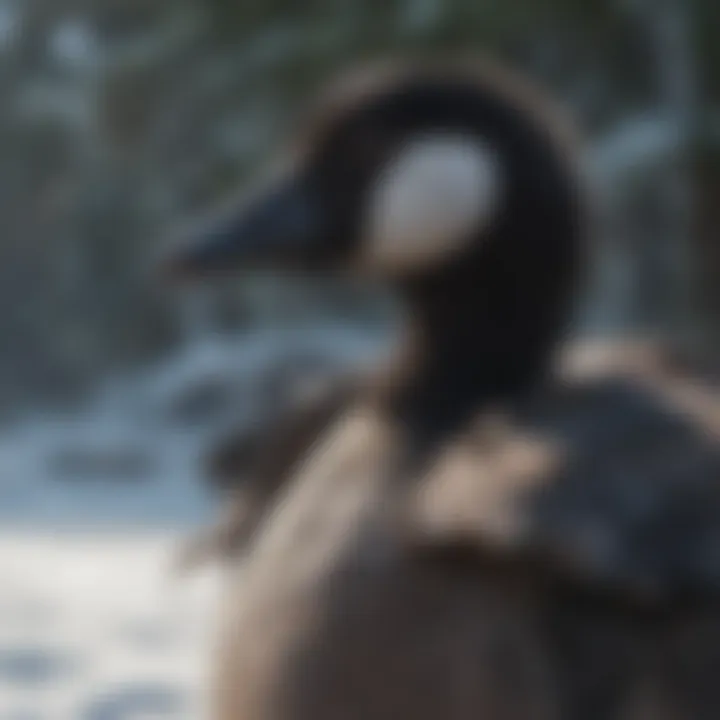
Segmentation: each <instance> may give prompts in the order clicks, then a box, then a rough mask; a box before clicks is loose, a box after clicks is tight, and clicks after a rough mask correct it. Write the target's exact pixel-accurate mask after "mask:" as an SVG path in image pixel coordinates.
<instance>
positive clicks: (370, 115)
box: [165, 61, 720, 720]
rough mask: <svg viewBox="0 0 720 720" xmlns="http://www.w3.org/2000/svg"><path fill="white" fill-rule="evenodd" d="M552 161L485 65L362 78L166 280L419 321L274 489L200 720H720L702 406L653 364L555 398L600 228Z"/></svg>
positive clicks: (717, 481) (502, 81) (554, 121)
mask: <svg viewBox="0 0 720 720" xmlns="http://www.w3.org/2000/svg"><path fill="white" fill-rule="evenodd" d="M568 132H569V131H568V130H567V128H566V125H565V123H564V121H563V119H562V118H561V116H560V115H559V114H558V113H557V112H556V111H555V109H554V108H553V107H552V104H551V103H549V102H548V101H547V100H546V99H545V97H544V96H543V94H542V93H541V92H538V91H536V90H535V89H533V88H531V87H530V86H529V85H528V83H527V82H525V81H524V80H521V79H518V78H517V77H515V76H514V75H512V74H511V73H509V72H508V71H507V70H504V69H501V68H498V67H496V66H494V65H491V64H489V63H487V62H486V61H482V62H480V61H478V62H461V63H454V62H397V63H391V64H390V65H386V66H383V67H380V68H378V67H371V68H369V69H365V70H361V71H360V73H359V74H356V75H350V76H344V77H343V78H342V79H341V80H340V81H339V82H338V83H337V84H334V85H332V86H331V88H330V90H328V91H327V93H326V94H324V95H322V96H321V98H320V100H319V101H318V102H317V104H316V105H315V109H314V111H313V112H311V113H310V116H309V119H308V121H307V123H306V124H305V125H303V126H302V127H301V128H300V130H299V132H298V139H297V141H296V143H295V145H293V147H292V148H291V150H290V151H288V152H287V153H286V158H291V161H290V162H286V163H285V164H284V167H283V168H282V170H281V171H279V172H278V174H277V175H275V176H274V177H273V179H272V182H270V183H268V185H266V187H264V188H263V189H262V190H261V191H259V192H258V194H257V195H254V196H252V197H251V198H250V200H248V201H247V202H245V203H238V204H237V205H232V206H230V207H229V209H228V210H225V211H223V212H222V213H219V214H216V215H213V216H212V217H211V218H210V220H209V221H207V222H203V224H202V226H201V227H200V228H199V229H196V230H194V231H193V233H192V234H191V236H190V237H189V238H188V239H187V240H185V241H183V243H182V244H179V245H178V246H177V247H175V248H174V249H173V250H172V251H171V253H170V255H169V257H167V258H166V261H165V267H166V269H167V271H168V272H169V273H170V274H171V275H172V276H173V277H176V278H183V279H195V280H198V279H203V278H210V277H212V276H214V275H215V274H216V273H218V272H234V271H237V270H238V269H241V268H256V269H258V268H261V269H269V270H281V271H294V272H302V273H306V274H308V275H311V274H313V273H326V274H330V273H331V274H337V275H347V276H352V277H354V278H360V279H367V280H368V282H370V281H372V282H376V281H381V282H383V283H385V284H386V285H387V286H388V287H389V288H391V289H392V290H393V291H394V292H395V293H396V295H397V296H398V298H399V300H400V301H401V302H402V303H403V304H404V306H405V307H406V309H407V327H406V329H405V332H404V334H403V336H402V338H401V342H400V343H399V351H398V354H397V356H396V357H395V358H394V359H393V362H391V363H390V364H389V365H388V366H386V367H383V368H381V369H379V371H378V373H377V375H375V376H373V377H372V378H371V379H370V380H368V381H367V382H363V383H360V384H359V386H358V387H353V388H352V391H351V392H349V393H347V394H346V395H344V396H342V397H341V398H340V399H339V401H338V402H337V403H334V404H333V403H332V402H331V403H330V406H331V409H332V411H331V412H328V413H326V414H323V413H322V412H320V413H319V415H320V416H322V417H320V420H319V422H318V423H317V424H316V425H315V426H314V427H313V428H311V432H310V433H309V436H306V437H305V438H304V439H302V438H300V440H299V441H298V442H297V443H296V445H295V449H294V450H293V452H291V453H290V456H291V458H292V459H291V460H290V461H283V462H281V463H280V465H282V466H283V467H282V469H281V471H280V472H279V473H278V475H277V476H276V480H277V478H280V481H274V482H272V483H270V484H271V486H272V489H271V492H270V493H268V494H267V495H265V498H266V499H268V498H269V497H270V496H272V499H271V500H270V501H269V502H268V503H267V509H266V512H264V513H262V521H261V522H259V523H254V532H253V538H252V542H251V548H250V550H249V551H248V552H247V553H246V554H245V556H244V561H243V563H242V566H240V564H239V563H238V564H237V565H232V566H231V567H230V569H229V574H228V578H227V587H226V589H225V592H224V595H223V598H222V603H221V608H220V610H219V621H220V629H219V633H218V642H217V647H216V651H215V656H214V663H215V666H214V674H213V682H212V688H211V696H212V717H214V718H216V719H217V720H338V719H345V718H347V719H353V718H357V719H358V720H399V719H405V718H407V719H408V720H409V719H410V718H413V720H438V719H439V718H443V719H444V720H445V719H450V720H470V719H472V720H476V719H477V718H488V720H527V719H529V718H531V719H533V720H535V719H537V720H545V719H548V720H549V719H555V718H557V719H565V718H573V719H575V718H578V719H579V718H582V719H583V720H600V719H605V718H608V719H612V720H616V719H617V720H620V719H621V718H622V719H623V720H647V719H650V718H653V719H663V720H665V719H667V720H670V719H676V718H716V717H718V716H720V685H719V684H718V683H717V680H716V677H715V676H716V670H717V669H718V668H719V667H720V604H719V603H720V597H718V590H720V451H719V450H718V433H720V427H719V426H718V425H719V424H718V417H719V414H718V408H719V407H720V404H718V403H717V402H716V395H712V394H711V392H710V390H708V389H704V388H703V387H701V386H698V385H697V384H695V382H694V381H688V380H687V379H685V378H683V377H677V376H674V375H673V374H672V373H668V372H667V371H666V370H665V369H654V370H653V371H652V372H645V370H646V369H648V363H647V362H644V361H643V362H640V363H627V362H626V363H625V365H624V368H623V367H616V368H613V367H610V369H609V370H608V369H607V365H608V364H607V363H600V365H601V366H604V367H605V370H602V369H601V371H599V372H598V371H597V368H594V367H593V363H592V362H589V363H588V362H587V357H585V358H582V357H581V358H577V357H576V358H575V359H574V361H573V362H571V363H569V365H570V366H571V368H570V370H567V371H563V374H558V373H557V371H556V369H555V368H556V366H557V362H558V361H557V357H558V354H559V353H561V349H562V347H563V344H564V343H565V342H566V340H567V338H568V333H569V328H570V322H571V319H572V314H573V304H574V302H573V299H574V298H575V297H576V296H577V291H578V287H579V285H580V283H581V281H582V273H583V268H584V264H585V262H584V258H585V253H584V244H585V242H586V240H585V238H586V235H587V230H588V225H589V221H588V219H587V213H586V211H585V208H586V203H585V200H584V191H583V190H582V177H581V172H580V171H579V170H578V168H577V163H576V161H575V157H576V154H575V151H574V146H573V143H572V142H571V141H569V140H568V138H569V135H568ZM638 368H640V369H638ZM341 395H342V394H341ZM323 403H324V401H322V402H320V401H318V402H317V404H316V406H315V407H316V408H320V407H321V406H322V405H323ZM311 405H312V403H311ZM301 424H302V423H301ZM300 435H302V433H301V434H300ZM288 437H290V438H293V437H294V438H296V439H298V438H299V437H300V436H299V435H296V434H295V432H294V431H293V432H290V433H289V435H288ZM291 444H292V443H291ZM261 474H262V473H261ZM271 474H272V473H268V475H271ZM231 524H232V523H231Z"/></svg>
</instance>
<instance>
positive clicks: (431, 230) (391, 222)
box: [363, 135, 501, 270]
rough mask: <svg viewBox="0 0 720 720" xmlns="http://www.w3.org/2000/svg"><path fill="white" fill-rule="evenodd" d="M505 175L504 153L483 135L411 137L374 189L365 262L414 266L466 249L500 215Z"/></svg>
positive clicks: (381, 264)
mask: <svg viewBox="0 0 720 720" xmlns="http://www.w3.org/2000/svg"><path fill="white" fill-rule="evenodd" d="M500 180H501V179H500V168H499V163H498V159H497V156H496V155H495V154H494V153H493V152H492V150H491V149H490V148H489V147H488V146H486V145H484V144H483V143H482V142H481V141H480V140H479V139H476V138H472V137H467V136H459V135H442V136H440V135H437V136H433V135H428V136H423V137H420V138H418V139H416V140H414V141H412V142H411V143H409V144H408V145H406V146H405V147H404V148H403V150H402V151H401V153H400V154H399V155H398V156H397V157H396V158H395V159H394V160H393V161H392V162H390V163H389V165H388V166H387V167H386V168H385V169H384V171H383V172H382V174H381V176H380V179H379V181H378V182H377V184H376V186H375V188H374V189H373V191H372V193H371V195H370V204H369V207H368V215H367V218H368V223H367V226H366V228H365V236H364V243H363V248H364V253H363V259H364V261H365V262H366V263H367V264H369V265H371V266H372V267H376V268H379V269H391V268H392V269H398V270H403V269H412V268H414V267H417V266H419V265H424V264H426V263H429V262H432V261H434V260H438V259H442V258H443V257H444V256H447V255H449V254H451V253H453V252H454V251H456V250H458V249H460V248H461V247H462V246H463V245H465V244H466V243H467V242H469V241H470V240H471V239H472V238H473V237H475V236H476V235H477V233H478V232H481V231H482V230H483V229H485V228H486V227H487V226H488V225H489V223H490V222H491V221H492V220H493V218H494V217H496V215H497V211H498V205H499V201H500V194H501V193H500V190H501V187H500V184H501V183H500Z"/></svg>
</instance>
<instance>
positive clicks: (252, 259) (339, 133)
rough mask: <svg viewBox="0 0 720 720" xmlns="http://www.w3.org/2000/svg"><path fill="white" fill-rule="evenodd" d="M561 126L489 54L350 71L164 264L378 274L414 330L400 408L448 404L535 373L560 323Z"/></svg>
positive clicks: (566, 304)
mask: <svg viewBox="0 0 720 720" xmlns="http://www.w3.org/2000/svg"><path fill="white" fill-rule="evenodd" d="M559 128H561V121H559V120H557V115H556V113H555V112H554V111H549V110H548V105H547V103H546V101H545V100H544V99H542V98H541V96H539V95H538V94H537V93H535V92H534V91H533V90H531V89H529V88H527V87H526V86H525V85H524V84H523V83H522V82H520V81H518V80H516V79H515V78H512V77H510V76H509V75H508V74H507V73H504V72H502V71H499V70H497V69H488V68H487V67H485V66H479V65H473V64H467V63H463V64H449V63H448V64H423V65H419V64H397V65H393V66H391V67H389V68H388V67H386V68H383V69H382V70H378V69H370V70H365V71H361V72H360V73H359V74H356V75H354V76H350V77H347V76H346V77H344V78H341V79H340V80H339V81H338V82H337V83H335V84H334V85H333V86H331V89H330V90H329V91H328V92H327V93H326V94H324V95H323V96H322V97H321V99H320V101H319V102H318V103H317V105H316V106H315V109H314V111H312V112H311V113H310V120H309V122H308V123H307V124H306V125H304V126H303V128H302V129H301V131H300V132H299V139H296V141H295V144H294V146H293V148H292V152H286V153H285V156H286V157H292V161H290V162H285V164H284V168H283V170H282V172H278V173H276V174H275V175H274V177H273V180H272V181H271V182H270V183H268V184H266V186H265V187H264V188H263V189H262V190H260V191H258V192H257V193H256V194H254V195H252V196H251V197H250V198H249V199H247V200H245V201H243V202H242V203H237V204H233V205H231V206H230V207H229V208H228V209H227V211H225V212H223V213H221V214H218V215H215V216H213V217H212V218H211V219H210V221H209V222H206V223H204V224H203V225H202V226H201V227H200V229H199V230H197V231H195V232H194V233H193V234H192V235H191V237H190V239H189V242H185V243H183V244H182V246H180V247H177V248H176V249H175V250H174V251H173V252H172V254H171V256H170V258H169V261H168V266H169V269H170V270H171V271H172V272H173V274H175V275H179V276H181V277H193V278H202V277H205V276H210V275H213V274H215V273H217V272H223V273H226V272H231V271H234V270H236V269H241V268H245V269H247V268H270V269H277V270H282V271H292V270H298V271H303V272H310V273H312V272H316V273H333V274H338V273H339V274H346V275H354V276H360V277H372V278H374V279H380V280H381V281H384V282H386V283H388V284H389V285H390V286H391V287H392V288H393V289H395V290H396V291H397V293H398V294H399V295H400V296H402V298H403V299H404V300H405V301H406V302H407V304H408V305H409V308H410V312H411V316H412V317H414V322H413V325H414V327H415V329H416V331H417V332H416V333H415V335H416V336H417V337H418V338H419V341H418V343H417V348H418V351H417V353H416V362H415V370H414V372H413V373H410V372H409V373H408V377H410V375H412V381H410V380H408V382H398V385H397V387H396V389H395V391H394V392H393V395H395V396H397V397H396V399H397V400H398V407H405V408H406V412H409V413H411V414H415V415H416V416H422V415H423V412H421V409H422V408H424V409H427V408H430V407H432V408H433V411H432V413H431V414H434V416H435V417H440V416H443V414H448V413H449V415H451V416H452V415H454V414H456V410H457V408H459V407H462V406H464V405H467V406H468V407H471V406H474V405H477V403H478V402H480V401H481V399H482V398H485V397H491V396H496V395H497V396H503V395H506V394H512V393H513V392H516V391H518V390H520V389H522V388H525V387H526V386H527V384H528V383H531V382H533V381H534V380H536V379H537V377H538V375H540V374H541V373H542V371H543V369H544V368H545V367H546V365H547V361H548V358H549V356H550V351H551V349H552V346H553V344H554V343H555V342H556V341H557V340H558V338H559V337H560V336H562V334H563V330H564V329H565V327H566V323H567V320H568V317H569V311H570V307H571V304H572V303H571V302H570V300H571V296H572V292H573V290H574V284H575V279H576V277H577V271H578V261H579V258H580V245H581V242H580V238H581V234H582V222H581V207H580V206H581V202H580V193H579V182H578V174H577V172H576V168H575V164H574V161H575V159H574V156H573V153H572V151H571V150H569V149H568V144H567V142H565V137H566V133H565V131H564V129H563V130H560V131H558V129H559ZM417 403H419V405H417ZM444 406H446V407H445V409H443V407H444ZM450 408H455V410H450ZM425 414H427V413H425Z"/></svg>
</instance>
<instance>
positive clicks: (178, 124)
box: [0, 0, 720, 720]
mask: <svg viewBox="0 0 720 720" xmlns="http://www.w3.org/2000/svg"><path fill="white" fill-rule="evenodd" d="M719 31H720V4H718V3H717V2H716V0H334V1H333V2H331V1H330V0H304V1H303V2H298V1H297V0H246V1H243V0H143V1H141V0H84V1H81V0H0V157H1V158H2V162H0V230H1V231H0V337H2V343H1V344H0V720H35V719H38V720H40V719H44V718H82V719H87V720H111V719H113V718H136V717H137V718H140V717H143V718H147V717H168V718H183V717H194V718H197V717H202V706H203V701H202V693H201V691H200V688H201V687H202V668H203V667H204V653H205V651H206V648H207V632H208V628H209V626H210V625H211V617H210V616H211V611H210V608H211V607H212V605H211V604H210V605H209V604H208V603H211V601H212V595H213V588H214V582H215V581H214V579H213V578H203V579H202V582H200V581H198V583H197V584H191V585H192V586H191V587H189V586H188V585H183V586H182V587H177V586H175V585H172V584H170V583H169V582H168V577H167V575H168V573H167V568H168V562H169V560H168V558H169V555H170V552H171V549H172V547H173V546H174V543H175V541H176V539H177V538H178V537H182V536H183V535H185V534H186V533H187V532H189V531H190V530H191V529H192V528H193V527H195V526H197V525H198V524H200V523H203V522H205V521H206V520H207V519H208V518H209V517H211V516H212V512H213V506H214V502H215V501H214V498H213V497H212V496H211V495H209V494H208V493H207V492H206V490H205V489H204V487H203V483H202V463H201V456H202V452H203V451H204V450H205V449H206V448H207V446H208V443H211V442H212V441H213V439H214V438H217V437H219V435H220V434H222V433H223V432H225V431H226V430H228V429H230V428H242V427H243V426H244V425H247V426H249V425H250V424H251V423H252V421H253V418H255V417H256V415H257V413H259V412H265V410H266V409H267V408H268V407H269V406H272V405H273V404H278V403H282V401H283V398H284V397H286V396H287V394H288V393H291V392H292V390H293V387H295V386H296V385H297V383H298V382H301V381H304V380H306V379H308V378H312V377H313V376H315V375H317V374H325V373H327V372H330V371H334V370H336V369H340V368H343V367H346V366H347V365H348V363H358V362H362V361H363V360H365V359H367V360H371V359H372V357H373V356H374V354H375V353H377V352H378V350H379V349H380V348H382V347H384V343H385V341H386V338H387V337H388V332H389V331H390V330H391V328H392V326H393V318H392V312H389V311H388V305H387V303H386V301H385V299H383V298H378V297H377V296H375V295H374V294H370V293H366V294H364V295H363V294H362V293H360V292H359V291H358V290H357V289H350V288H345V287H337V286H334V285H332V284H328V285H321V284H319V283H318V282H315V283H314V284H313V285H312V286H308V285H307V284H304V285H303V284H301V283H299V282H298V283H294V282H290V281H289V280H285V281H282V282H280V281H272V280H270V279H263V278H252V279H246V280H244V281H243V282H234V283H223V284H222V285H218V286H215V287H213V288H196V289H193V290H187V289H184V290H182V291H181V290H178V289H171V288H168V287H164V286H163V285H162V284H160V283H159V282H158V279H157V278H156V277H154V276H153V274H152V272H151V265H152V260H153V258H154V257H155V255H156V254H157V252H158V249H159V247H160V245H161V243H162V242H163V241H164V238H166V236H167V234H168V232H169V230H170V228H172V227H174V226H175V225H176V224H177V223H179V222H181V221H182V220H183V219H185V218H188V217H192V216H193V215H194V214H195V213H198V212H201V211H204V210H205V209H207V208H208V207H210V206H212V205H213V204H215V203H216V202H217V201H218V200H219V199H221V198H222V197H223V196H224V195H225V194H226V193H228V192H230V191H233V190H235V189H237V188H238V187H242V185H243V183H244V182H245V180H246V178H250V177H252V174H253V171H254V170H255V169H257V168H258V166H259V165H260V164H261V163H262V162H263V161H264V160H265V159H266V158H267V155H268V152H269V150H271V149H272V148H273V147H274V144H275V143H276V141H277V140H278V139H279V138H280V137H282V136H283V135H284V133H285V132H286V131H287V130H288V129H290V128H291V126H292V119H293V117H294V116H295V113H297V112H298V110H299V109H300V108H301V107H302V105H303V101H304V100H305V99H306V98H307V97H308V95H311V94H312V92H313V91H314V90H316V89H317V88H318V86H319V85H321V84H322V83H323V82H324V81H326V80H327V79H328V76H329V75H330V74H332V73H334V72H335V71H336V70H337V69H338V68H341V67H343V66H345V65H348V64H351V63H355V62H358V61H361V60H363V59H368V58H374V57H377V56H378V55H384V54H387V53H388V52H393V53H397V52H402V51H418V50H432V51H438V52H441V51H443V50H447V51H458V50H479V51H482V52H485V53H489V54H491V55H495V56H496V57H498V58H500V59H502V60H504V61H506V62H509V63H511V64H512V65H513V66H514V67H516V68H519V69H521V70H523V71H524V72H525V73H527V74H528V75H530V76H531V77H533V78H535V79H536V80H537V81H538V82H539V83H540V84H541V85H542V86H544V87H546V88H547V89H549V90H550V91H551V92H552V93H553V94H554V95H555V96H556V97H557V98H559V99H560V100H561V101H563V102H564V103H565V104H566V105H567V106H569V108H570V109H571V110H572V111H573V112H574V114H575V116H576V117H577V118H578V120H579V122H580V124H581V127H582V129H583V130H584V133H585V136H586V138H587V145H586V150H585V152H586V154H587V157H586V160H587V164H588V168H589V171H590V176H591V180H592V182H593V184H594V186H595V187H596V189H597V198H598V203H597V209H598V213H597V216H598V217H597V221H598V224H597V233H596V237H595V239H594V244H593V253H594V269H595V271H594V273H593V276H592V278H591V279H590V282H589V283H588V287H587V293H586V297H585V298H584V302H583V306H582V312H581V313H580V316H579V329H580V330H581V331H583V332H588V333H593V334H597V333H603V334H604V333H627V332H633V333H634V332H640V331H643V332H649V333H660V334H661V335H663V336H666V337H669V338H672V339H673V340H674V341H676V342H679V343H681V344H682V345H683V346H684V347H686V348H688V349H690V350H691V351H692V352H693V353H695V354H696V356H697V357H698V358H700V359H702V360H703V361H704V362H706V363H709V362H712V360H713V358H717V353H718V351H720V322H719V320H720V242H718V240H719V237H718V235H719V234H720V229H718V228H719V227H720V44H719V43H718V42H717V36H718V32H719Z"/></svg>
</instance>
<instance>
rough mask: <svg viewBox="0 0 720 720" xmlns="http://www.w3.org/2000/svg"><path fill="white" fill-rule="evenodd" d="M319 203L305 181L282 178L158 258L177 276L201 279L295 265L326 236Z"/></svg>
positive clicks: (303, 262)
mask: <svg viewBox="0 0 720 720" xmlns="http://www.w3.org/2000/svg"><path fill="white" fill-rule="evenodd" d="M320 210H321V208H320V202H319V201H318V199H317V198H316V197H315V196H314V194H313V192H312V190H311V189H310V187H309V186H308V183H307V182H305V181H303V180H301V179H295V178H293V179H291V180H286V181H284V182H283V183H282V184H281V185H280V186H275V187H274V188H273V189H272V190H270V191H269V192H266V193H265V194H263V195H262V196H261V197H259V198H256V199H254V200H253V201H252V202H251V203H250V204H249V205H248V206H247V207H244V208H242V209H240V210H238V209H237V208H234V209H232V210H231V211H230V212H228V213H224V214H223V215H222V216H221V217H217V216H216V217H215V218H213V219H212V220H211V221H210V222H209V223H205V224H204V226H203V228H202V229H200V230H195V231H194V232H192V233H190V236H189V238H188V240H187V241H185V242H183V243H182V244H181V245H177V244H174V246H173V247H172V248H171V250H170V251H169V253H167V255H166V256H165V257H164V258H163V259H162V260H161V268H162V271H163V272H164V273H165V274H167V275H168V276H170V277H171V278H176V279H191V278H203V277H205V276H208V275H216V274H221V273H231V272H233V271H236V270H239V269H242V268H252V269H265V268H267V269H278V270H285V269H293V268H296V267H301V268H302V267H304V266H306V265H308V264H310V263H311V262H312V259H313V258H314V257H315V256H317V255H318V253H319V251H320V250H321V248H320V245H321V243H322V238H323V236H324V232H323V222H322V220H323V218H322V214H321V212H320Z"/></svg>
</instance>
